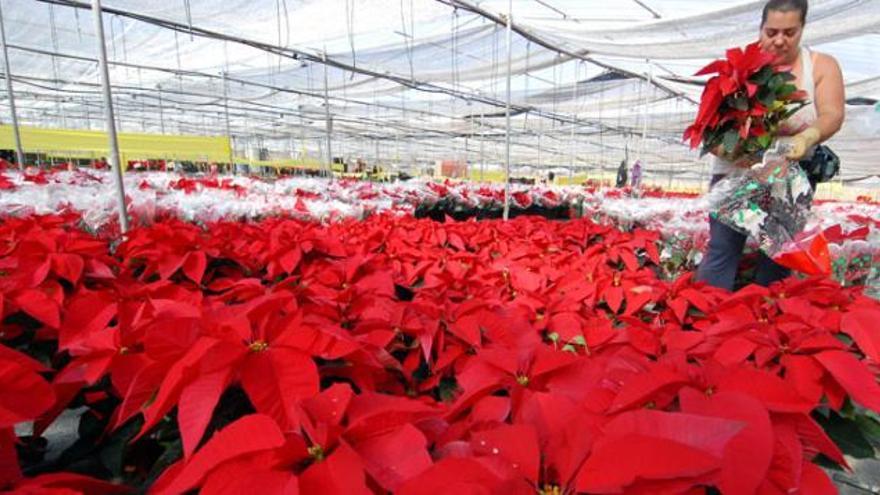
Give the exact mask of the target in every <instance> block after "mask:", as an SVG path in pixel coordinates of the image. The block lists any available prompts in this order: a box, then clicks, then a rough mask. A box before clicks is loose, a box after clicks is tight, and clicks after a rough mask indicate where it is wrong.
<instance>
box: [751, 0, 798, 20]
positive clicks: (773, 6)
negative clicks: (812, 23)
mask: <svg viewBox="0 0 880 495" xmlns="http://www.w3.org/2000/svg"><path fill="white" fill-rule="evenodd" d="M771 11H773V12H792V11H798V12H800V14H801V25H803V26H805V25H806V24H807V0H769V1H768V2H767V3H766V4H764V12H762V13H761V26H763V25H764V24H766V23H767V14H768V13H770V12H771Z"/></svg>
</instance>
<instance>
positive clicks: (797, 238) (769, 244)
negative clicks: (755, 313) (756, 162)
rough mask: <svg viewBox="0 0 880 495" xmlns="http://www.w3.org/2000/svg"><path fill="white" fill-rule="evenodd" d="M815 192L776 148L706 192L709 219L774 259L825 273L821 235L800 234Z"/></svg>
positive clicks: (825, 252)
mask: <svg viewBox="0 0 880 495" xmlns="http://www.w3.org/2000/svg"><path fill="white" fill-rule="evenodd" d="M812 201H813V189H812V187H811V186H810V181H809V179H808V178H807V175H806V173H805V172H804V171H803V169H801V168H800V166H799V165H797V164H796V163H789V162H787V160H786V159H785V158H784V157H783V156H782V154H781V150H779V149H776V150H773V151H771V152H768V153H766V154H765V155H764V163H762V164H761V165H760V166H756V167H755V168H753V169H751V170H749V171H747V172H746V173H744V174H741V175H733V176H728V177H726V178H724V179H722V180H720V181H719V182H718V183H716V184H715V186H714V187H713V188H712V191H711V192H710V193H709V204H710V215H711V216H712V217H713V218H715V219H716V220H717V221H720V222H722V223H723V224H725V225H727V226H729V227H731V228H733V229H734V230H736V231H738V232H740V233H742V234H745V235H748V236H750V237H752V238H754V239H755V240H757V242H758V246H759V248H760V249H761V251H763V252H764V253H766V254H767V255H768V256H770V257H771V258H773V259H774V261H776V262H778V263H780V264H781V265H783V266H786V267H788V268H791V269H792V270H796V271H798V272H801V273H805V274H808V275H826V276H827V275H829V274H830V273H831V254H830V253H829V252H828V243H827V241H825V238H824V237H823V236H822V232H821V231H818V230H817V231H815V232H809V233H805V232H804V227H806V225H807V221H808V220H809V219H810V206H811V204H812Z"/></svg>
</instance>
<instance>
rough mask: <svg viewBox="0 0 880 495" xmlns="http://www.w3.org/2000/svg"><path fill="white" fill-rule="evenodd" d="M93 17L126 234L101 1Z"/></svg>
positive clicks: (118, 200) (96, 1) (94, 1)
mask: <svg viewBox="0 0 880 495" xmlns="http://www.w3.org/2000/svg"><path fill="white" fill-rule="evenodd" d="M92 14H94V17H95V35H96V37H97V38H98V62H99V66H100V68H101V87H102V88H103V90H104V117H105V119H106V121H107V122H106V126H107V136H108V138H109V140H110V157H109V158H110V167H111V168H112V170H113V179H114V182H115V183H116V205H117V207H118V208H119V227H120V229H121V230H122V233H123V234H125V233H126V232H128V215H127V214H126V210H125V185H124V184H123V182H122V164H121V163H120V159H119V141H118V140H117V138H116V118H115V117H114V115H113V95H112V93H111V92H110V71H109V70H108V69H107V46H106V45H105V41H104V22H103V19H102V18H101V0H92Z"/></svg>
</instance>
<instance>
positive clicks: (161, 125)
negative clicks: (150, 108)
mask: <svg viewBox="0 0 880 495" xmlns="http://www.w3.org/2000/svg"><path fill="white" fill-rule="evenodd" d="M156 89H157V90H158V92H159V132H160V133H161V134H165V109H164V108H163V104H162V85H161V84H157V85H156Z"/></svg>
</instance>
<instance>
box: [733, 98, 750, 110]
mask: <svg viewBox="0 0 880 495" xmlns="http://www.w3.org/2000/svg"><path fill="white" fill-rule="evenodd" d="M733 108H735V109H737V110H740V111H743V112H745V111H746V110H748V109H749V100H748V98H746V97H745V96H743V95H738V96H737V97H736V98H734V99H733Z"/></svg>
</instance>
